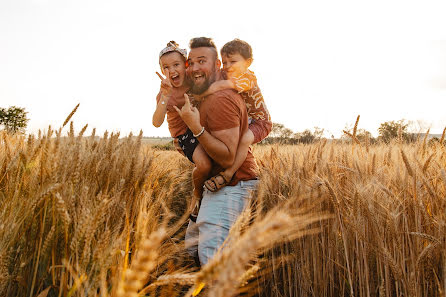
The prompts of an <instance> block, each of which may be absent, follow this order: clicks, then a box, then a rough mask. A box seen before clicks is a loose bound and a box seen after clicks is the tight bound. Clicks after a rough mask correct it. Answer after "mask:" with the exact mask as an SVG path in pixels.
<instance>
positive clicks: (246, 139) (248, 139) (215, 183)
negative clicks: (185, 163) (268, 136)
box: [205, 129, 255, 192]
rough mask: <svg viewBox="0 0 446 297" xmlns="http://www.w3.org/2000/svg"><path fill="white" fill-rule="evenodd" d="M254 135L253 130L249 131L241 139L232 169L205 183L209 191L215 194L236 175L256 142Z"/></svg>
mask: <svg viewBox="0 0 446 297" xmlns="http://www.w3.org/2000/svg"><path fill="white" fill-rule="evenodd" d="M254 138H255V136H254V133H252V131H251V129H248V130H247V131H246V132H245V133H244V134H243V135H242V138H241V139H240V142H239V144H238V147H237V152H236V153H235V160H234V164H232V166H231V167H229V168H227V169H225V171H223V172H222V173H221V174H219V175H217V176H214V177H213V178H212V179H209V180H207V181H206V182H205V186H206V188H207V189H208V190H209V191H212V192H215V191H217V190H219V189H220V188H222V187H223V186H225V185H226V184H227V183H228V182H229V181H230V180H231V178H232V176H233V175H234V174H235V172H236V171H237V170H238V169H239V168H240V167H241V166H242V164H243V162H245V159H246V156H247V155H248V150H249V146H250V145H251V144H252V143H253V141H254Z"/></svg>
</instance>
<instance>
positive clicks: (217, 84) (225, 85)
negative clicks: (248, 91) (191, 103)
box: [201, 80, 235, 97]
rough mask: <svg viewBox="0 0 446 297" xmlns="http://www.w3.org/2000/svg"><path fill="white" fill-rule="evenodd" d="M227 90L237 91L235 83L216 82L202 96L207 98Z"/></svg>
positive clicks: (228, 81) (227, 81)
mask: <svg viewBox="0 0 446 297" xmlns="http://www.w3.org/2000/svg"><path fill="white" fill-rule="evenodd" d="M226 89H235V85H234V83H233V82H232V81H231V80H217V81H216V82H214V83H212V85H211V86H210V87H209V88H208V89H207V90H206V91H205V92H204V93H203V94H201V96H202V97H206V96H207V95H210V94H213V93H215V92H218V91H221V90H226Z"/></svg>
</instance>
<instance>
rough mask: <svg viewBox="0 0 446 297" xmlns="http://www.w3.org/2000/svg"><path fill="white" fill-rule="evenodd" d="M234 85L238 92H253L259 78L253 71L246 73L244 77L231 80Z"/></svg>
mask: <svg viewBox="0 0 446 297" xmlns="http://www.w3.org/2000/svg"><path fill="white" fill-rule="evenodd" d="M230 79H231V81H232V83H233V84H234V86H235V89H236V90H237V92H239V93H242V92H248V91H249V90H251V89H252V88H253V87H254V86H255V85H256V83H257V78H256V76H255V75H254V73H253V72H251V71H246V72H245V73H243V74H242V75H240V76H238V77H231V78H230Z"/></svg>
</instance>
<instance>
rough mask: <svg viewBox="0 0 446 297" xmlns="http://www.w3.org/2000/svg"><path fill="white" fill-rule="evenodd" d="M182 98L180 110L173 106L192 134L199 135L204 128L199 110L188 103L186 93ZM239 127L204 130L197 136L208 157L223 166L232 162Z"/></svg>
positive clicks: (227, 165) (225, 166)
mask: <svg viewBox="0 0 446 297" xmlns="http://www.w3.org/2000/svg"><path fill="white" fill-rule="evenodd" d="M184 98H185V104H184V105H183V107H182V108H181V110H180V109H179V108H177V107H176V106H174V108H175V110H176V111H177V112H178V114H179V115H180V116H181V118H182V119H183V121H184V122H185V123H186V125H187V126H188V127H189V129H190V130H191V131H192V133H194V135H199V134H200V132H201V131H202V130H203V129H204V127H203V126H201V123H200V112H199V111H198V109H197V108H196V107H193V106H191V105H190V101H189V97H188V96H187V95H186V94H184ZM239 129H240V128H239V127H234V128H229V129H225V130H218V131H211V133H209V131H206V130H204V132H203V133H202V134H201V135H199V136H198V137H197V138H198V139H199V141H200V144H201V145H202V146H203V148H204V149H205V151H206V153H207V154H208V155H209V157H211V158H212V159H213V160H214V161H215V162H217V163H218V164H220V165H221V166H222V167H223V168H228V167H230V166H231V165H232V164H233V163H234V159H235V153H236V151H237V146H238V141H239V138H240V132H239Z"/></svg>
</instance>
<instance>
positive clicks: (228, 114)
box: [207, 94, 242, 131]
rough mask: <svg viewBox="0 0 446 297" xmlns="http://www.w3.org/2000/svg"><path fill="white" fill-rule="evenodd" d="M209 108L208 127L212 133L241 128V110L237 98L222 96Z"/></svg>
mask: <svg viewBox="0 0 446 297" xmlns="http://www.w3.org/2000/svg"><path fill="white" fill-rule="evenodd" d="M214 100H215V101H213V102H212V103H213V104H211V105H210V107H209V112H208V116H207V125H208V127H209V129H210V130H211V131H220V130H226V129H231V128H235V127H240V123H241V117H242V114H241V110H240V105H239V104H237V101H236V98H234V97H232V96H228V95H225V94H222V95H220V96H218V97H216V98H215V99H214Z"/></svg>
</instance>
